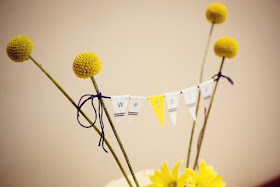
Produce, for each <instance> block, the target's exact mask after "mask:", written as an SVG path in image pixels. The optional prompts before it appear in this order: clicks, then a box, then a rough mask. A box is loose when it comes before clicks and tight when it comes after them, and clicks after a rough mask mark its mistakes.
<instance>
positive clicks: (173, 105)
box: [164, 92, 180, 126]
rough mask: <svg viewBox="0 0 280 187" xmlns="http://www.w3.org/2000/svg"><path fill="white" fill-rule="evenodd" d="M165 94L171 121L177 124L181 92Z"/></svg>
mask: <svg viewBox="0 0 280 187" xmlns="http://www.w3.org/2000/svg"><path fill="white" fill-rule="evenodd" d="M164 96H165V101H166V104H167V109H168V112H169V114H170V118H171V121H172V123H173V125H174V126H176V118H177V108H178V104H179V96H180V92H172V93H167V94H165V95H164Z"/></svg>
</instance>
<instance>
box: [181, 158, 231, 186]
mask: <svg viewBox="0 0 280 187" xmlns="http://www.w3.org/2000/svg"><path fill="white" fill-rule="evenodd" d="M184 170H185V175H184V177H186V178H188V181H189V187H224V186H225V185H226V183H224V182H222V181H221V180H222V177H221V176H217V173H216V172H215V171H214V169H213V167H211V166H206V165H205V161H204V160H202V161H201V162H200V165H199V168H198V175H196V173H195V172H194V170H192V169H184Z"/></svg>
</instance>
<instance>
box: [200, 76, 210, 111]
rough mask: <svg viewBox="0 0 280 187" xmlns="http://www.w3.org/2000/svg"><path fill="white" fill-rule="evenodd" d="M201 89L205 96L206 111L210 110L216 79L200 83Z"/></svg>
mask: <svg viewBox="0 0 280 187" xmlns="http://www.w3.org/2000/svg"><path fill="white" fill-rule="evenodd" d="M199 88H200V91H201V95H202V97H203V100H204V106H205V109H206V113H207V111H208V108H209V104H210V99H211V96H212V93H213V88H214V80H213V79H210V80H209V81H206V82H203V83H201V84H200V85H199Z"/></svg>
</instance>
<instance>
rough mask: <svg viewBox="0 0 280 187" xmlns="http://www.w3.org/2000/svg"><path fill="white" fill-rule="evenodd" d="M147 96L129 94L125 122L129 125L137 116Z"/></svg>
mask: <svg viewBox="0 0 280 187" xmlns="http://www.w3.org/2000/svg"><path fill="white" fill-rule="evenodd" d="M146 100H147V97H137V96H130V101H129V107H128V119H127V122H128V124H129V125H130V124H131V123H132V121H133V119H134V118H135V117H136V116H137V114H138V113H139V111H140V110H141V108H142V107H143V106H144V104H145V101H146Z"/></svg>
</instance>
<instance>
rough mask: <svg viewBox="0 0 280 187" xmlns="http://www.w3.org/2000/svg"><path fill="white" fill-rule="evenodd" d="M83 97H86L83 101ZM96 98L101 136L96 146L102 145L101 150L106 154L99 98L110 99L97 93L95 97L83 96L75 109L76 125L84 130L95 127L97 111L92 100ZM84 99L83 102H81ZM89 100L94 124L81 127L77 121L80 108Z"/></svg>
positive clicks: (101, 107)
mask: <svg viewBox="0 0 280 187" xmlns="http://www.w3.org/2000/svg"><path fill="white" fill-rule="evenodd" d="M85 97H87V98H86V99H84V98H85ZM96 97H97V98H98V118H99V122H100V127H101V134H100V139H99V144H98V146H100V145H102V148H103V150H104V151H105V152H106V153H108V151H107V150H106V149H105V148H104V141H105V133H104V123H103V105H102V102H101V98H110V97H107V96H103V95H102V94H101V93H98V94H97V95H92V94H85V95H83V96H82V97H81V98H80V100H79V103H78V108H77V121H78V123H79V124H80V125H81V126H82V127H84V128H91V127H93V126H94V125H95V123H96V120H97V111H96V108H95V106H94V104H93V99H94V98H96ZM83 99H84V100H83ZM89 100H91V105H92V108H93V110H94V114H95V117H94V122H93V123H92V124H91V125H89V126H86V125H83V124H82V123H81V122H80V120H79V116H80V113H81V108H82V106H83V105H84V104H85V103H86V102H87V101H89Z"/></svg>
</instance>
